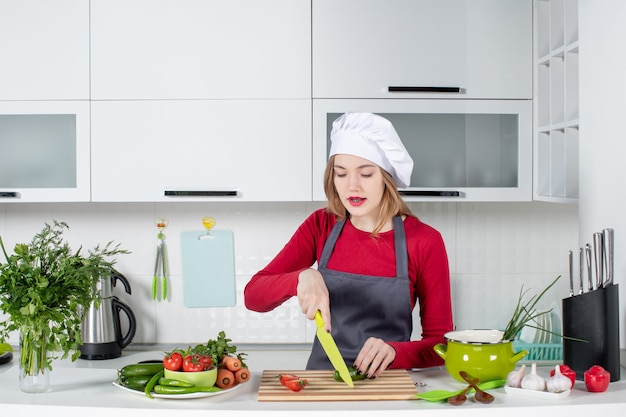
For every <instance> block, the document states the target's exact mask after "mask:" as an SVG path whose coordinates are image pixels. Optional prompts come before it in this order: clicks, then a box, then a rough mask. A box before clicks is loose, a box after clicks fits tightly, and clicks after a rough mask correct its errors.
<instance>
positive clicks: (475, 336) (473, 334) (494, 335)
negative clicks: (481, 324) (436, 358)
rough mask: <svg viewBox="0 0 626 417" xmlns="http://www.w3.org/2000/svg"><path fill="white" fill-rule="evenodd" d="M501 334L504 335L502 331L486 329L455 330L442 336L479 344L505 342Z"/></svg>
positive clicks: (460, 341) (452, 339)
mask: <svg viewBox="0 0 626 417" xmlns="http://www.w3.org/2000/svg"><path fill="white" fill-rule="evenodd" d="M502 336H504V332H503V331H501V330H488V329H477V330H456V331H452V332H448V333H446V334H445V335H444V337H445V338H446V339H447V340H449V341H454V342H459V343H481V344H484V343H501V342H505V340H502Z"/></svg>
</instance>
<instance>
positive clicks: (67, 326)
mask: <svg viewBox="0 0 626 417" xmlns="http://www.w3.org/2000/svg"><path fill="white" fill-rule="evenodd" d="M68 228H69V227H68V225H67V224H66V223H64V222H58V221H56V220H55V221H54V223H53V224H52V225H50V224H48V223H46V224H45V227H44V228H43V229H42V230H41V232H39V233H38V234H36V235H35V236H34V237H33V239H32V241H31V242H30V243H29V244H24V243H18V244H16V245H15V249H14V252H15V253H14V254H13V255H10V256H9V255H8V254H7V251H6V249H5V247H4V243H3V242H2V238H1V237H0V246H1V247H2V252H3V253H4V258H5V260H6V263H0V310H1V311H2V312H3V313H4V314H5V315H6V316H7V318H5V320H4V321H2V322H0V341H3V340H6V339H7V338H8V336H9V333H10V332H12V331H16V330H17V331H19V332H20V335H21V339H22V340H21V345H22V349H21V352H20V365H21V366H22V369H23V372H25V373H26V374H27V375H35V374H37V373H41V372H42V371H44V369H49V370H52V360H53V359H56V358H57V356H55V354H54V353H55V352H62V356H61V358H62V359H63V358H66V357H68V356H69V355H70V352H71V353H72V356H71V359H72V361H74V360H76V359H78V357H79V356H80V351H79V346H80V345H81V344H82V337H81V331H80V325H81V322H82V319H83V316H84V314H86V312H87V310H88V309H89V307H90V306H91V304H92V303H94V304H95V305H96V306H99V304H100V292H99V290H98V287H97V284H98V282H99V279H100V277H102V276H107V275H111V274H113V273H114V272H115V270H114V268H113V265H114V263H115V261H114V260H108V258H109V257H111V256H115V255H118V254H125V253H128V251H126V250H122V249H120V248H119V246H120V245H119V244H118V245H114V244H113V242H109V243H108V244H107V245H106V246H104V247H100V245H98V246H96V247H95V248H94V249H93V250H90V251H88V254H86V255H84V254H81V250H82V247H81V248H79V249H78V250H77V251H76V252H73V251H72V250H71V249H70V246H69V244H68V243H67V242H66V241H64V239H63V232H64V231H65V230H66V229H68ZM46 352H50V354H51V355H49V356H48V355H46ZM33 355H40V356H38V357H34V356H33Z"/></svg>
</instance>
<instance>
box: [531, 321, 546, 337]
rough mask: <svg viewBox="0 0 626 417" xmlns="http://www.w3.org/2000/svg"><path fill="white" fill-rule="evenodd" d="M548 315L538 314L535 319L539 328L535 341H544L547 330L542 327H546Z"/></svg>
mask: <svg viewBox="0 0 626 417" xmlns="http://www.w3.org/2000/svg"><path fill="white" fill-rule="evenodd" d="M545 317H546V315H545V314H541V315H540V316H538V317H537V318H536V319H535V320H536V322H537V323H535V326H537V327H538V329H536V330H537V331H536V333H535V340H534V342H533V343H543V338H544V334H545V332H543V331H542V330H541V329H545V327H546V320H545Z"/></svg>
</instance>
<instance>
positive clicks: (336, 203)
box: [324, 155, 415, 236]
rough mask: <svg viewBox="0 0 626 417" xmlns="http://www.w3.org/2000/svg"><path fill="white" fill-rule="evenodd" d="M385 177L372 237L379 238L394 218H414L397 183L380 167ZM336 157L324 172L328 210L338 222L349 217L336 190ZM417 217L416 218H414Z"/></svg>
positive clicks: (329, 162) (330, 161) (331, 158)
mask: <svg viewBox="0 0 626 417" xmlns="http://www.w3.org/2000/svg"><path fill="white" fill-rule="evenodd" d="M378 169H380V171H381V173H382V175H383V182H384V184H385V189H384V191H383V196H382V199H381V202H380V213H379V219H378V224H376V227H375V228H374V230H373V231H372V236H378V234H379V233H380V231H381V230H382V228H383V227H384V226H385V224H386V223H387V222H388V221H389V220H390V219H391V218H393V217H394V216H396V215H398V216H414V215H413V213H411V209H409V206H407V204H406V203H405V202H404V200H403V199H402V196H400V193H399V192H398V186H397V185H396V183H395V181H394V180H393V178H392V177H391V175H390V174H389V173H388V172H387V171H385V170H384V169H382V168H380V167H378ZM334 177H335V155H333V156H331V157H330V159H329V160H328V164H327V165H326V170H325V171H324V193H325V194H326V199H327V200H328V207H327V208H326V210H327V211H328V212H329V213H330V214H333V215H334V216H335V217H336V218H337V221H341V220H343V219H344V218H345V217H346V216H348V215H349V213H348V211H347V210H346V208H345V207H344V205H343V203H342V202H341V199H340V198H339V194H338V193H337V189H336V188H335V181H334ZM414 217H415V216H414Z"/></svg>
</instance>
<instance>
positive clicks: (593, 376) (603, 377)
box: [585, 365, 611, 392]
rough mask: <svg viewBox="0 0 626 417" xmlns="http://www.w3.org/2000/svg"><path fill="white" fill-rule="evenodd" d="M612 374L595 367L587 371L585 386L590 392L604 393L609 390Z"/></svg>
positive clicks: (597, 366) (598, 366)
mask: <svg viewBox="0 0 626 417" xmlns="http://www.w3.org/2000/svg"><path fill="white" fill-rule="evenodd" d="M609 382H611V374H609V372H608V371H607V370H605V369H604V368H603V367H601V366H600V365H593V366H592V367H591V368H589V369H588V370H586V371H585V386H586V387H587V391H589V392H604V391H606V390H607V389H608V388H609Z"/></svg>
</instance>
